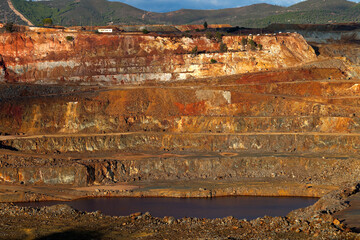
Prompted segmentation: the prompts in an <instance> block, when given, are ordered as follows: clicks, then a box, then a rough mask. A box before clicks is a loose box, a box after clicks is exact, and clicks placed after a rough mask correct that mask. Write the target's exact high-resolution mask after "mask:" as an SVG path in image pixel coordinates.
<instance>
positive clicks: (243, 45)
mask: <svg viewBox="0 0 360 240" xmlns="http://www.w3.org/2000/svg"><path fill="white" fill-rule="evenodd" d="M247 43H248V40H247V38H242V39H241V46H242V47H243V48H245V46H246V44H247Z"/></svg>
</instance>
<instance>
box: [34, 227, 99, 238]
mask: <svg viewBox="0 0 360 240" xmlns="http://www.w3.org/2000/svg"><path fill="white" fill-rule="evenodd" d="M102 235H103V234H101V233H99V232H96V231H85V230H76V229H72V230H68V231H65V232H61V233H53V234H50V235H48V236H44V237H40V238H36V240H55V239H59V240H60V239H61V240H63V239H66V240H80V239H89V240H90V239H101V237H102Z"/></svg>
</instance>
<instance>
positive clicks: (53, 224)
mask: <svg viewBox="0 0 360 240" xmlns="http://www.w3.org/2000/svg"><path fill="white" fill-rule="evenodd" d="M358 190H359V188H358V185H357V184H352V185H350V186H349V187H346V188H344V189H342V190H339V191H337V192H333V193H331V194H329V195H327V196H325V197H324V198H322V199H321V200H319V202H318V203H317V204H315V205H314V206H312V207H308V208H305V209H301V210H297V211H294V212H292V213H290V214H289V215H288V216H287V217H264V218H258V219H255V220H252V221H247V220H239V219H235V218H233V217H226V218H222V219H214V220H209V219H199V218H182V219H175V218H173V217H171V216H169V217H164V218H155V217H152V216H151V214H150V213H144V214H142V213H135V214H132V215H130V216H126V217H109V216H104V215H102V214H101V213H99V212H95V213H83V212H79V211H77V210H75V209H72V208H71V207H69V206H66V205H56V206H52V207H44V208H40V209H39V208H25V207H16V206H13V205H11V204H1V205H0V215H1V218H0V225H1V226H2V231H1V233H0V234H1V237H2V238H32V239H34V238H45V237H46V239H56V238H66V237H76V238H103V239H104V238H111V239H125V238H146V239H159V238H168V239H189V238H208V239H217V238H221V239H225V238H227V239H260V238H261V239H264V238H266V239H357V237H359V236H358V235H357V234H356V233H353V232H351V229H349V228H348V227H347V226H346V225H344V224H342V223H341V222H340V221H339V220H338V219H336V218H334V217H333V216H332V215H331V214H333V213H334V212H337V211H339V210H340V209H343V208H344V207H343V206H344V204H345V203H346V200H347V199H348V197H351V196H354V195H355V194H357V193H358ZM9 222H11V224H9ZM39 222H43V223H44V222H46V224H43V225H39V224H38V223H39Z"/></svg>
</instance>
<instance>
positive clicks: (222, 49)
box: [219, 42, 228, 52]
mask: <svg viewBox="0 0 360 240" xmlns="http://www.w3.org/2000/svg"><path fill="white" fill-rule="evenodd" d="M219 50H220V52H227V50H228V47H227V46H226V44H225V43H223V42H221V43H220V49H219Z"/></svg>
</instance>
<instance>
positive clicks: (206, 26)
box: [204, 21, 208, 29]
mask: <svg viewBox="0 0 360 240" xmlns="http://www.w3.org/2000/svg"><path fill="white" fill-rule="evenodd" d="M204 28H205V29H207V28H208V23H207V22H206V21H205V22H204Z"/></svg>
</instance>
